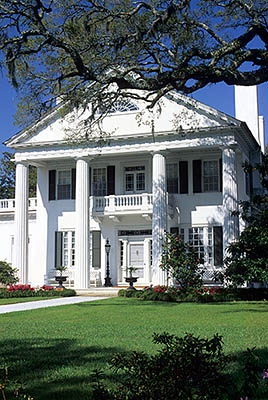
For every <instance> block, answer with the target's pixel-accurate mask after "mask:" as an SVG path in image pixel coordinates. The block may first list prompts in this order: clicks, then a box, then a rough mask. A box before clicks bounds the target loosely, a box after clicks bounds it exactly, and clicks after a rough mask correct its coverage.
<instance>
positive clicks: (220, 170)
mask: <svg viewBox="0 0 268 400" xmlns="http://www.w3.org/2000/svg"><path fill="white" fill-rule="evenodd" d="M219 174H220V192H222V158H220V159H219Z"/></svg>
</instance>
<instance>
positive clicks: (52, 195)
mask: <svg viewBox="0 0 268 400" xmlns="http://www.w3.org/2000/svg"><path fill="white" fill-rule="evenodd" d="M75 190H76V169H75V168H73V169H66V170H59V171H56V170H55V169H52V170H49V171H48V200H49V201H51V200H69V199H73V200H74V199H75Z"/></svg>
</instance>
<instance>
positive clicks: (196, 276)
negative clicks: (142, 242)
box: [160, 233, 204, 289]
mask: <svg viewBox="0 0 268 400" xmlns="http://www.w3.org/2000/svg"><path fill="white" fill-rule="evenodd" d="M203 263H204V261H203V260H202V259H200V258H199V257H198V255H197V253H196V251H195V249H194V248H193V247H191V246H190V244H189V243H184V241H183V239H182V238H181V237H180V236H176V235H173V234H169V233H167V234H166V238H165V241H164V243H163V252H162V260H161V264H160V268H162V269H163V270H164V271H166V272H167V273H168V276H169V277H170V278H172V279H174V281H175V283H176V284H178V285H179V286H180V287H181V288H183V289H187V288H189V287H192V288H193V287H200V286H201V285H202V283H203V274H204V270H203V269H202V268H201V265H202V264H203Z"/></svg>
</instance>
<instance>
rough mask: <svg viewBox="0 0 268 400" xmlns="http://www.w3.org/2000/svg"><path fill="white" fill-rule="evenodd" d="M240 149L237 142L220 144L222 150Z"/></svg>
mask: <svg viewBox="0 0 268 400" xmlns="http://www.w3.org/2000/svg"><path fill="white" fill-rule="evenodd" d="M238 149H239V147H238V144H235V143H233V144H226V145H224V146H220V150H221V151H224V150H233V151H236V150H238Z"/></svg>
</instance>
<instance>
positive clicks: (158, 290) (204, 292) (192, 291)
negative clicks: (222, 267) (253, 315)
mask: <svg viewBox="0 0 268 400" xmlns="http://www.w3.org/2000/svg"><path fill="white" fill-rule="evenodd" d="M118 296H119V297H135V298H139V299H141V300H150V301H168V302H177V303H180V302H196V303H214V302H226V301H227V302H228V301H262V300H264V301H266V300H268V289H267V288H258V289H255V288H223V287H201V288H187V289H181V288H177V287H174V286H160V285H158V286H154V287H145V288H144V289H142V290H126V289H121V290H119V292H118Z"/></svg>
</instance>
